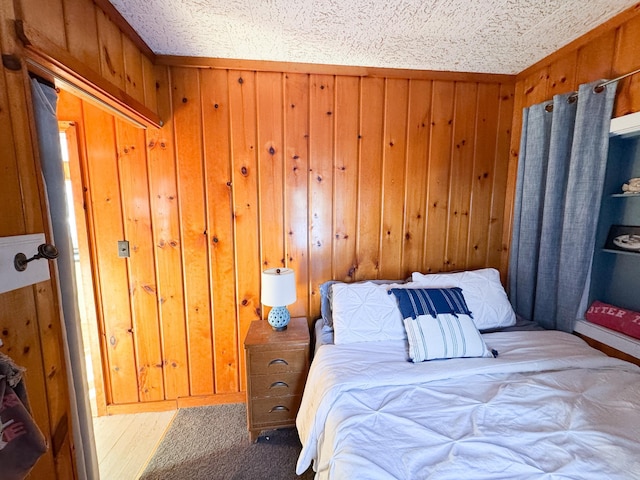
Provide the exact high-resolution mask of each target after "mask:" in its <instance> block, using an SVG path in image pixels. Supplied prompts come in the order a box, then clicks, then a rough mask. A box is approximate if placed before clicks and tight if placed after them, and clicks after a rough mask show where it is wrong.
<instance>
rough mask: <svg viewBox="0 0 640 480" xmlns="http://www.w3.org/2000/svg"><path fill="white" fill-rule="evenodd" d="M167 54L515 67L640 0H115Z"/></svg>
mask: <svg viewBox="0 0 640 480" xmlns="http://www.w3.org/2000/svg"><path fill="white" fill-rule="evenodd" d="M110 1H111V3H112V4H113V5H114V6H115V7H116V8H117V9H118V11H119V12H120V13H121V14H122V15H123V16H124V18H125V19H126V20H127V21H128V22H129V23H130V24H131V26H132V27H133V28H134V29H135V30H136V31H137V32H138V33H139V34H140V36H141V37H142V38H143V39H144V40H145V42H146V43H147V44H148V45H149V46H150V47H151V49H152V50H153V51H154V52H155V53H157V54H162V55H182V56H192V57H213V58H234V59H244V60H274V61H286V62H303V63H324V64H334V65H357V66H368V67H388V68H409V69H421V70H450V71H465V72H484V73H506V74H514V73H518V72H520V71H522V70H524V69H525V68H526V67H528V66H530V65H532V64H533V63H535V62H537V61H538V60H540V59H541V58H544V57H545V56H547V55H549V54H550V53H552V52H554V51H555V50H557V49H558V48H560V47H562V46H563V45H566V44H567V43H569V42H571V41H572V40H574V39H575V38H577V37H579V36H580V35H582V34H584V33H586V32H588V31H589V30H591V29H593V28H594V27H596V26H597V25H600V24H601V23H603V22H605V21H606V20H608V19H609V18H611V17H613V16H614V15H616V14H617V13H619V12H621V11H623V10H625V9H626V8H628V7H630V6H632V5H634V4H635V3H636V0H110Z"/></svg>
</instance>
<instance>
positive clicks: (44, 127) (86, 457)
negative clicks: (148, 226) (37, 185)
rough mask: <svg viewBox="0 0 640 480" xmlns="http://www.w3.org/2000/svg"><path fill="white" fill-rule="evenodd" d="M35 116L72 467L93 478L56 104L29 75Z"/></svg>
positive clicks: (95, 471)
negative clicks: (53, 255)
mask: <svg viewBox="0 0 640 480" xmlns="http://www.w3.org/2000/svg"><path fill="white" fill-rule="evenodd" d="M31 94H32V98H33V106H34V116H35V121H36V128H37V132H38V147H39V151H40V160H41V163H42V173H43V177H44V184H45V188H46V190H47V201H48V204H49V212H50V221H51V229H52V232H53V243H54V244H55V245H56V247H57V248H58V252H59V254H60V255H59V257H58V259H57V260H56V261H55V262H54V265H56V267H57V273H58V286H59V289H60V292H59V295H60V298H61V299H62V312H61V313H62V317H63V318H64V323H63V325H62V327H63V332H64V334H65V338H64V340H65V360H66V364H67V372H69V374H70V375H69V391H70V400H71V414H72V425H73V436H74V445H75V449H76V466H77V469H78V477H79V478H80V479H97V478H99V473H98V460H97V455H96V451H95V442H94V437H93V423H92V418H91V406H90V404H89V397H88V387H87V381H86V365H85V359H84V349H83V344H82V332H81V330H80V313H79V309H78V303H77V290H76V281H75V274H74V269H75V267H74V263H73V247H72V244H71V236H70V232H69V224H68V220H67V218H68V212H67V202H66V196H65V195H66V193H65V185H64V171H63V166H62V153H61V150H60V137H59V133H58V118H57V116H56V105H57V102H58V94H57V93H56V91H55V89H54V88H52V87H50V86H48V85H45V84H42V83H40V82H39V81H37V80H36V79H32V80H31Z"/></svg>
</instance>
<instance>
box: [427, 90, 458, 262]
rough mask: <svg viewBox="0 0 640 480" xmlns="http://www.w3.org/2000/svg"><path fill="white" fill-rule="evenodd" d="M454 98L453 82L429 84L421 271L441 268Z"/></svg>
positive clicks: (444, 242)
mask: <svg viewBox="0 0 640 480" xmlns="http://www.w3.org/2000/svg"><path fill="white" fill-rule="evenodd" d="M454 98H455V84H454V83H453V82H443V81H435V82H433V91H432V99H431V102H432V110H431V132H430V133H431V138H430V142H429V146H430V150H429V171H428V186H427V191H428V197H427V225H426V235H425V238H424V242H425V243H424V249H425V250H424V260H423V271H425V272H439V271H442V270H443V269H444V266H445V259H446V235H447V233H446V232H447V230H448V228H447V222H448V206H449V176H450V170H451V156H452V151H451V149H452V145H451V143H452V138H453V106H454Z"/></svg>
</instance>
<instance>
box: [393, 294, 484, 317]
mask: <svg viewBox="0 0 640 480" xmlns="http://www.w3.org/2000/svg"><path fill="white" fill-rule="evenodd" d="M389 292H390V293H392V294H393V295H395V296H396V298H397V299H398V305H399V307H400V312H401V313H402V318H409V317H410V318H416V317H418V316H419V315H427V314H429V315H431V316H432V317H434V318H435V317H436V315H438V314H440V313H449V314H451V315H453V316H457V315H458V314H459V313H460V314H464V315H469V317H471V318H473V315H472V314H471V311H469V307H467V302H465V300H464V296H463V295H462V289H461V288H459V287H453V288H392V289H390V290H389Z"/></svg>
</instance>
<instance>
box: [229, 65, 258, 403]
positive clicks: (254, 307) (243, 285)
mask: <svg viewBox="0 0 640 480" xmlns="http://www.w3.org/2000/svg"><path fill="white" fill-rule="evenodd" d="M228 82H229V109H230V138H231V158H232V180H231V181H232V184H233V212H234V229H235V239H236V265H235V270H236V273H237V275H236V304H237V308H238V318H237V320H238V345H237V347H236V348H237V351H238V352H243V351H244V347H243V342H244V338H245V336H246V335H247V331H248V330H249V325H250V324H251V322H252V321H253V320H257V319H259V318H261V313H260V310H261V308H260V267H261V265H260V239H259V232H258V226H259V219H258V215H259V211H258V209H259V198H258V164H257V159H256V142H257V132H256V78H255V72H240V71H234V70H232V71H229V80H228ZM245 372H246V365H245V358H244V355H240V390H245V389H246V373H245Z"/></svg>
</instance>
